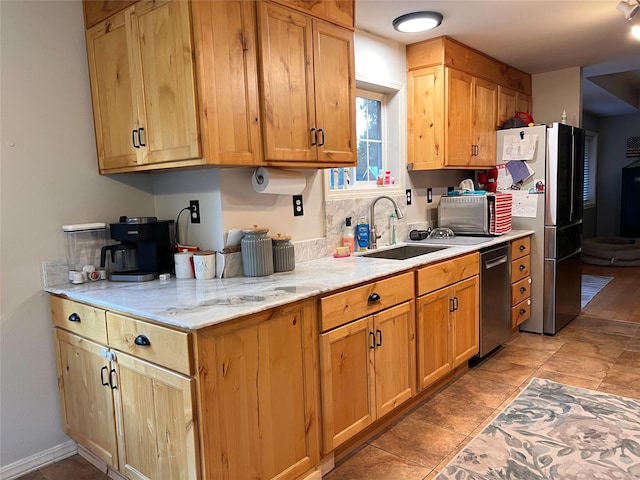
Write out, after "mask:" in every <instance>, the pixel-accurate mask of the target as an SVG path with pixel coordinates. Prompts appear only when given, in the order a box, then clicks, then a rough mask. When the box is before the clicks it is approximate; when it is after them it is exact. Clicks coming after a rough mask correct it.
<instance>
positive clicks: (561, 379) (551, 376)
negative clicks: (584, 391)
mask: <svg viewBox="0 0 640 480" xmlns="http://www.w3.org/2000/svg"><path fill="white" fill-rule="evenodd" d="M533 376H534V377H537V378H546V379H547V380H552V381H554V382H558V383H564V384H565V385H572V386H574V387H580V388H588V389H590V390H596V389H597V388H598V386H599V385H600V383H601V380H600V379H599V378H584V377H577V376H575V375H570V374H565V373H560V372H554V371H551V370H547V369H545V368H539V369H538V370H536V371H535V373H534V374H533Z"/></svg>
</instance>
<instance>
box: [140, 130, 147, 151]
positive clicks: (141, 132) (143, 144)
mask: <svg viewBox="0 0 640 480" xmlns="http://www.w3.org/2000/svg"><path fill="white" fill-rule="evenodd" d="M143 133H144V128H142V127H141V128H139V129H138V142H140V146H141V147H146V146H147V144H146V143H144V142H143V141H142V134H143Z"/></svg>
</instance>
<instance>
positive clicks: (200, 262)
mask: <svg viewBox="0 0 640 480" xmlns="http://www.w3.org/2000/svg"><path fill="white" fill-rule="evenodd" d="M193 269H194V271H195V274H196V278H197V279H198V280H210V279H212V278H214V277H215V276H216V254H215V252H207V251H202V252H195V253H194V254H193Z"/></svg>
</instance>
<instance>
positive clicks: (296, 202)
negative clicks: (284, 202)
mask: <svg viewBox="0 0 640 480" xmlns="http://www.w3.org/2000/svg"><path fill="white" fill-rule="evenodd" d="M302 215H304V209H303V208H302V195H294V196H293V216H294V217H301V216H302Z"/></svg>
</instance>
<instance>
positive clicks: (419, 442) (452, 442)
mask: <svg viewBox="0 0 640 480" xmlns="http://www.w3.org/2000/svg"><path fill="white" fill-rule="evenodd" d="M465 437H466V435H462V434H459V433H456V432H453V431H451V430H448V429H445V428H440V427H437V426H435V425H431V424H429V423H426V422H425V421H422V420H420V419H419V418H417V417H415V416H408V417H405V418H403V419H402V420H400V421H399V422H398V423H396V424H395V425H394V426H392V427H391V428H389V429H388V430H387V431H385V432H384V433H383V434H382V435H380V436H378V437H377V438H375V439H374V440H372V441H371V442H370V444H371V445H373V446H374V447H378V448H380V449H381V450H384V451H386V452H388V453H391V454H393V455H397V456H398V457H401V458H404V459H405V460H407V461H409V462H413V463H416V464H418V465H421V466H423V467H426V468H429V469H433V468H434V467H435V466H436V465H438V463H440V462H441V461H442V459H443V458H444V457H445V456H447V455H448V454H449V453H450V452H451V451H452V450H454V449H455V448H456V446H457V445H459V444H460V442H462V441H463V440H464V439H465Z"/></svg>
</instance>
